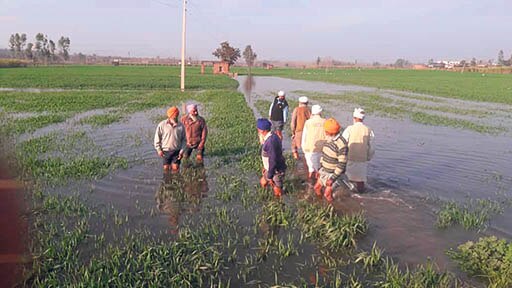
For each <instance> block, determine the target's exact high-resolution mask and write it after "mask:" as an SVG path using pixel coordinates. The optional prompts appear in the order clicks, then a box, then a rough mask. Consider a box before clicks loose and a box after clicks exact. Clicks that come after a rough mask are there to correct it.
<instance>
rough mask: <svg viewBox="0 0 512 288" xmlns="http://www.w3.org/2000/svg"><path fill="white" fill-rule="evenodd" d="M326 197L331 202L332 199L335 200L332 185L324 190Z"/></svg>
mask: <svg viewBox="0 0 512 288" xmlns="http://www.w3.org/2000/svg"><path fill="white" fill-rule="evenodd" d="M324 197H325V199H326V200H327V202H329V203H331V202H332V200H334V199H333V198H332V186H327V187H325V191H324Z"/></svg>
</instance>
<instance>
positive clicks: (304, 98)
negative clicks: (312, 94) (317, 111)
mask: <svg viewBox="0 0 512 288" xmlns="http://www.w3.org/2000/svg"><path fill="white" fill-rule="evenodd" d="M299 103H308V97H306V96H302V97H299Z"/></svg>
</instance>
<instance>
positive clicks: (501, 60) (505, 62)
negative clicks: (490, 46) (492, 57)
mask: <svg viewBox="0 0 512 288" xmlns="http://www.w3.org/2000/svg"><path fill="white" fill-rule="evenodd" d="M498 64H499V65H502V66H512V55H510V59H508V60H505V53H503V50H500V51H499V52H498Z"/></svg>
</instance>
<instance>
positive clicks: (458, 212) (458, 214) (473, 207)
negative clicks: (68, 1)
mask: <svg viewBox="0 0 512 288" xmlns="http://www.w3.org/2000/svg"><path fill="white" fill-rule="evenodd" d="M503 210H504V207H503V205H502V204H501V203H499V202H496V201H491V200H486V199H477V200H471V201H469V202H468V203H465V204H458V203H456V202H447V203H444V204H443V205H442V206H441V209H440V210H439V211H438V212H437V221H436V226H437V227H439V228H447V227H450V226H452V225H454V224H459V225H462V227H464V228H465V229H468V230H470V229H482V228H484V227H485V226H486V225H487V223H488V222H489V220H490V218H491V216H492V215H495V214H501V213H503Z"/></svg>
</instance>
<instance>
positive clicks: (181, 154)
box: [178, 152, 183, 160]
mask: <svg viewBox="0 0 512 288" xmlns="http://www.w3.org/2000/svg"><path fill="white" fill-rule="evenodd" d="M181 158H183V153H182V152H180V154H178V160H181Z"/></svg>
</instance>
